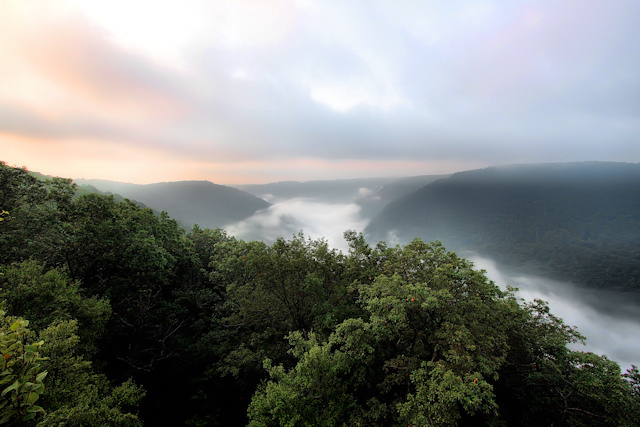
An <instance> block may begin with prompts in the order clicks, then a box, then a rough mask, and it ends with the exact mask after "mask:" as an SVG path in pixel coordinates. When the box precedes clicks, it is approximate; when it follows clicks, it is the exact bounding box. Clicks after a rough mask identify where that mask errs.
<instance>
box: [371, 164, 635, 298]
mask: <svg viewBox="0 0 640 427" xmlns="http://www.w3.org/2000/svg"><path fill="white" fill-rule="evenodd" d="M365 234H366V235H367V236H368V238H369V239H370V240H374V241H376V240H395V239H397V240H398V241H399V242H407V241H410V240H412V239H413V238H414V237H421V238H422V239H423V240H427V241H432V240H440V241H442V242H443V243H444V244H445V246H447V248H448V249H453V250H458V251H461V250H473V251H478V252H481V253H483V254H486V255H488V256H492V257H495V258H496V259H497V260H498V261H499V262H502V263H506V264H509V265H512V266H515V267H518V268H523V269H529V270H535V271H536V272H538V273H540V272H544V273H547V274H549V275H552V276H555V277H558V278H562V279H565V280H571V281H574V282H576V283H582V284H587V285H591V286H598V287H599V286H606V287H620V288H640V165H639V164H628V163H606V162H586V163H566V164H541V165H519V166H509V167H492V168H487V169H481V170H474V171H467V172H461V173H456V174H453V175H451V176H450V177H448V178H445V179H441V180H438V181H435V182H432V183H431V184H428V185H426V186H425V187H423V188H421V189H419V190H417V191H415V192H413V193H411V194H408V195H406V196H404V197H402V198H399V199H397V200H395V201H393V202H391V203H389V204H388V205H387V206H386V207H385V208H384V209H383V210H382V212H380V214H379V215H378V216H376V218H374V219H373V220H372V221H371V222H370V223H369V225H368V226H367V228H366V229H365Z"/></svg>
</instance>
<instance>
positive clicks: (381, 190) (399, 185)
mask: <svg viewBox="0 0 640 427" xmlns="http://www.w3.org/2000/svg"><path fill="white" fill-rule="evenodd" d="M446 176H448V175H419V176H412V177H402V178H398V177H380V178H362V179H336V180H321V181H305V182H298V181H283V182H274V183H269V184H249V185H238V186H235V187H236V188H238V189H240V190H244V191H247V192H249V193H251V194H253V195H255V196H258V197H261V198H263V199H266V200H269V201H274V202H277V201H278V200H284V199H294V198H309V199H313V200H314V201H315V202H320V203H332V204H336V203H355V204H357V205H358V206H360V208H361V209H360V214H361V216H362V217H363V218H367V219H371V218H373V217H374V216H375V215H376V214H378V212H380V211H381V210H382V208H383V207H384V206H385V205H386V204H387V203H389V202H391V201H393V200H395V199H397V198H399V197H402V196H404V195H406V194H409V193H411V192H413V191H415V190H418V189H420V188H422V187H424V186H425V185H427V184H429V183H431V182H433V181H436V180H438V179H441V178H444V177H446Z"/></svg>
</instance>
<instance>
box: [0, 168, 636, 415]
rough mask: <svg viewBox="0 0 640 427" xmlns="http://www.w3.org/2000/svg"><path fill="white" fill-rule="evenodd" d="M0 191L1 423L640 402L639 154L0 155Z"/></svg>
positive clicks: (490, 410)
mask: <svg viewBox="0 0 640 427" xmlns="http://www.w3.org/2000/svg"><path fill="white" fill-rule="evenodd" d="M0 203H2V204H1V205H0V210H1V211H2V215H1V216H0V218H1V219H2V221H0V243H1V244H2V252H1V254H0V255H1V258H0V261H1V262H0V266H1V267H0V300H3V301H4V305H3V310H4V311H1V312H0V313H2V321H3V322H4V323H2V325H3V326H2V327H3V328H4V329H3V331H4V332H3V333H5V335H3V336H4V337H6V341H7V344H6V345H5V344H3V345H5V347H3V348H2V352H3V355H4V359H5V366H6V370H5V372H4V373H3V374H2V375H4V377H3V378H6V379H5V380H2V381H4V383H3V384H5V387H7V386H6V385H7V384H11V385H12V388H7V389H5V392H3V393H5V394H6V396H8V397H6V398H5V400H6V402H7V403H5V404H4V405H5V406H4V407H5V408H8V409H5V413H4V415H3V416H6V417H7V418H6V419H16V420H21V422H24V423H27V424H25V425H29V423H31V422H32V421H29V420H30V419H32V420H34V421H33V422H35V421H39V422H42V423H44V424H43V425H74V424H66V423H79V424H78V425H104V423H107V422H110V423H112V424H113V425H141V424H142V423H143V422H144V423H147V424H149V425H159V424H163V425H167V424H166V423H170V424H171V425H183V424H184V425H242V424H247V423H250V424H251V425H272V424H271V423H272V422H273V420H277V422H276V423H275V424H273V425H285V424H287V425H310V424H313V423H315V422H317V421H318V420H319V419H322V420H327V421H326V425H340V424H342V423H351V424H353V423H361V425H400V424H407V423H411V422H417V424H420V425H422V424H425V425H426V424H432V425H450V424H455V423H471V424H489V423H493V422H496V423H498V424H497V425H556V424H557V425H591V424H603V425H633V424H634V423H635V420H637V416H638V415H640V394H639V393H638V387H640V374H638V371H637V370H635V368H633V365H637V364H638V363H639V362H640V360H639V357H640V356H639V355H640V343H639V342H638V340H637V339H636V338H637V337H638V336H640V241H639V239H640V165H638V164H627V163H604V162H587V163H567V164H539V165H517V166H508V167H494V168H486V169H481V170H472V171H466V172H460V173H456V174H453V175H422V176H415V177H407V178H395V177H383V178H371V179H356V180H335V181H309V182H301V183H299V182H279V183H272V184H263V185H242V186H236V187H230V186H221V185H216V184H213V183H210V182H206V181H182V182H174V183H157V184H150V185H134V184H126V183H117V182H110V181H99V180H75V181H74V182H72V180H71V179H66V178H51V177H46V176H43V175H40V174H38V173H36V172H29V171H27V170H26V169H21V168H14V167H10V166H8V165H6V164H4V163H2V164H1V165H0ZM414 238H419V239H421V240H422V241H413V240H414ZM436 240H437V241H440V242H442V245H441V244H440V243H432V242H434V241H436ZM450 251H455V253H453V252H450ZM456 254H457V256H456ZM467 260H469V261H470V262H471V263H468V262H467ZM479 270H483V271H484V272H485V273H484V274H486V277H485V275H484V274H483V273H479ZM487 278H488V279H487ZM490 281H493V282H495V284H496V285H497V287H495V286H494V285H493V283H492V282H490ZM511 287H513V288H517V289H518V290H517V291H516V292H515V293H512V291H511V290H510V289H511ZM537 300H542V301H546V302H547V303H548V306H547V304H546V303H543V302H539V301H537ZM11 316H18V317H11ZM574 327H575V328H577V331H576V330H575V329H574ZM16 330H17V331H18V332H19V333H15V334H14V333H13V332H12V331H16ZM581 335H582V336H583V337H584V338H585V340H586V345H582V344H581ZM3 339H4V338H3ZM11 340H13V341H11ZM3 342H4V341H3ZM19 345H23V346H24V348H25V349H26V350H24V353H23V354H22V355H21V356H20V358H21V359H20V360H21V361H23V362H22V363H25V364H28V366H29V369H30V370H29V371H28V372H31V374H29V373H27V374H25V373H24V372H23V371H19V370H18V365H17V364H12V363H14V360H16V362H15V363H17V359H15V358H14V353H13V351H14V350H15V348H17V346H19ZM41 356H44V358H43V357H41ZM611 361H613V362H615V363H617V364H618V365H619V367H620V368H621V369H619V368H618V367H617V365H615V363H612V362H611ZM21 372H22V373H21ZM45 372H46V373H45ZM625 372H627V373H626V374H625V376H621V374H624V373H625ZM29 375H31V376H29ZM13 384H15V385H13ZM25 384H26V385H25ZM176 388H180V389H181V390H182V388H187V389H188V390H185V391H181V392H180V395H179V396H176V391H175V389H176ZM74 389H77V390H80V391H81V392H80V393H76V392H74V391H73V390H74ZM88 390H93V391H91V392H89V391H88ZM613 395H615V396H618V397H616V398H615V399H618V400H615V399H614V398H613V397H612V396H613ZM25 396H26V397H25ZM25 399H26V400H25ZM612 399H613V400H612ZM25 402H27V403H25ZM0 410H3V409H2V407H0ZM11 411H13V412H11ZM20 411H22V412H20ZM22 414H29V415H28V417H27V415H22ZM107 420H110V421H107Z"/></svg>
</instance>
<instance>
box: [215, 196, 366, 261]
mask: <svg viewBox="0 0 640 427" xmlns="http://www.w3.org/2000/svg"><path fill="white" fill-rule="evenodd" d="M360 210H361V208H360V206H359V205H357V204H355V203H325V202H320V201H317V200H314V199H309V198H301V197H298V198H293V199H285V200H275V201H273V205H271V206H270V207H269V208H267V209H263V210H261V211H258V212H257V213H256V214H255V215H254V216H252V217H251V218H248V219H246V220H244V221H241V222H239V223H236V224H234V225H231V226H228V227H227V232H228V233H229V234H231V235H232V236H235V237H237V238H240V239H243V240H262V241H264V242H266V243H273V242H274V241H275V240H276V239H277V238H278V237H284V238H285V239H290V238H291V237H292V236H293V235H294V234H297V233H298V232H299V231H300V230H302V231H303V232H304V234H305V236H308V237H311V238H313V239H320V238H323V239H326V240H327V242H328V243H329V245H330V246H331V247H332V248H336V249H339V250H342V251H345V252H346V251H347V249H348V245H347V242H345V240H344V238H343V233H344V232H345V231H346V230H356V231H362V230H363V229H364V227H365V226H366V225H367V220H366V219H363V218H362V217H361V216H360Z"/></svg>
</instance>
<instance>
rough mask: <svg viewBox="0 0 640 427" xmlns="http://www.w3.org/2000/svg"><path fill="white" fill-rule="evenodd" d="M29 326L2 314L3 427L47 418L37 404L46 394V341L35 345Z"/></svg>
mask: <svg viewBox="0 0 640 427" xmlns="http://www.w3.org/2000/svg"><path fill="white" fill-rule="evenodd" d="M28 325H29V322H28V321H27V320H24V319H22V318H19V317H11V316H7V315H6V312H5V311H4V310H0V353H1V354H2V362H0V363H2V370H1V371H0V389H1V390H2V392H1V393H0V424H4V423H9V424H21V423H24V422H26V421H30V420H34V419H35V418H36V416H41V415H43V414H44V413H45V412H44V409H42V407H40V406H38V405H36V402H37V401H38V399H39V398H40V397H41V395H42V394H43V393H44V390H45V386H44V382H43V381H44V378H45V377H46V376H47V371H46V370H44V369H43V368H42V361H43V357H42V356H41V355H40V353H39V348H40V346H42V341H38V342H35V341H34V339H33V338H34V336H33V334H32V332H31V331H30V330H29V329H28V328H27V327H28Z"/></svg>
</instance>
